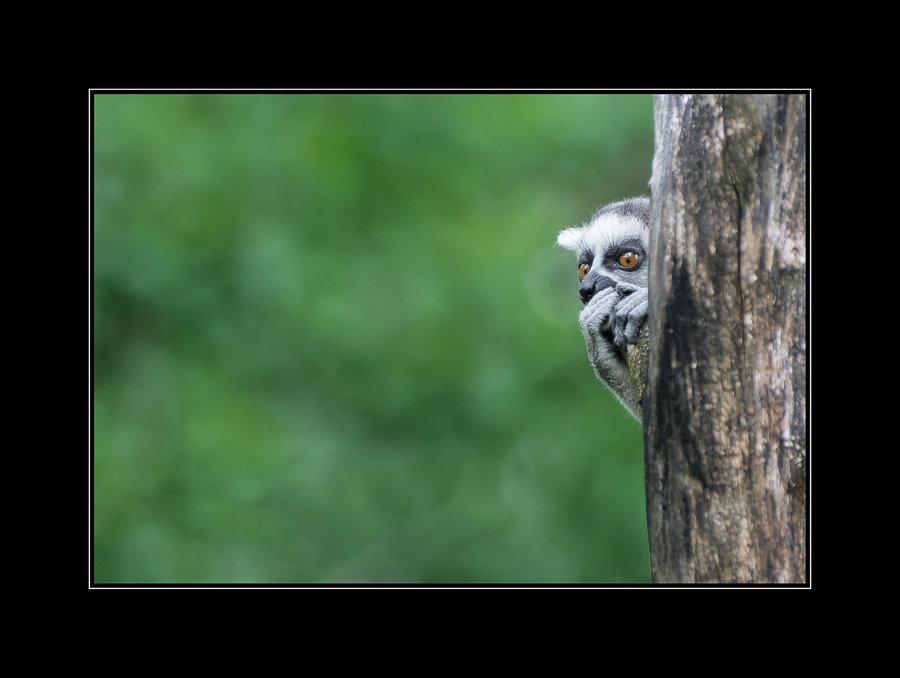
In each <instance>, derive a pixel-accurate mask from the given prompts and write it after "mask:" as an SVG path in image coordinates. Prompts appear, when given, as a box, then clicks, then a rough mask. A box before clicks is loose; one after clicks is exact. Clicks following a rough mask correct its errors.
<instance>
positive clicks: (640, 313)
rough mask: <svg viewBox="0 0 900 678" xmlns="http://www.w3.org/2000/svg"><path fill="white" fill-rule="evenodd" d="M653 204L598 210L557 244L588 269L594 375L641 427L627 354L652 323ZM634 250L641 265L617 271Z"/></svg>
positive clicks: (584, 285)
mask: <svg viewBox="0 0 900 678" xmlns="http://www.w3.org/2000/svg"><path fill="white" fill-rule="evenodd" d="M649 231H650V201H649V200H648V199H647V198H631V199H629V200H623V201H621V202H617V203H612V204H611V205H607V206H605V207H603V208H602V209H600V210H598V211H597V212H596V213H595V214H594V216H593V217H592V218H591V220H590V221H589V222H588V223H587V224H585V225H583V226H580V227H573V228H568V229H565V230H564V231H561V232H560V234H559V237H558V239H557V243H558V244H559V245H561V246H563V247H565V248H566V249H569V250H572V251H573V252H575V253H576V254H577V255H578V264H577V265H579V266H580V265H581V263H589V265H590V269H589V271H588V273H587V275H586V276H585V278H584V280H582V281H581V283H580V286H579V295H580V298H581V301H582V303H584V309H583V310H582V311H581V314H580V315H579V316H578V322H579V324H580V325H581V330H582V333H583V334H584V341H585V344H586V345H587V351H588V357H589V358H590V360H591V364H592V365H593V366H594V372H595V373H596V374H597V376H598V377H599V378H600V380H601V381H603V383H605V384H606V385H607V386H608V387H609V388H610V390H611V391H612V392H613V393H614V394H615V396H616V397H617V398H618V399H619V401H620V402H621V403H622V404H623V405H624V406H625V408H626V409H627V410H628V411H629V412H630V413H631V414H632V415H633V416H634V417H635V418H636V419H637V420H638V421H642V413H641V410H642V408H641V404H640V398H639V396H638V394H637V393H636V392H635V388H634V385H633V383H632V379H631V376H630V373H629V371H628V364H627V363H626V362H625V359H624V358H623V354H624V353H625V351H626V350H627V348H628V346H629V345H631V344H634V343H636V341H637V335H638V331H639V330H640V328H641V325H642V324H643V323H644V322H645V320H646V318H647V302H648V289H647V288H648V282H647V281H648V277H647V273H648V270H649V261H648V259H649ZM629 249H633V250H635V251H636V252H638V253H639V255H640V264H639V265H638V266H635V267H634V269H632V270H625V269H623V268H622V267H621V266H619V265H617V261H618V258H617V254H618V253H619V252H622V251H624V250H629Z"/></svg>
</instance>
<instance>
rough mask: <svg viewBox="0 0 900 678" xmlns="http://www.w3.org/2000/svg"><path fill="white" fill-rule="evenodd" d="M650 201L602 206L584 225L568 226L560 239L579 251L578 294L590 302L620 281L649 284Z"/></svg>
mask: <svg viewBox="0 0 900 678" xmlns="http://www.w3.org/2000/svg"><path fill="white" fill-rule="evenodd" d="M649 228H650V201H649V200H648V199H647V198H630V199H628V200H623V201H621V202H616V203H612V204H611V205H607V206H606V207H603V208H602V209H600V210H598V211H597V212H596V213H595V214H594V216H593V217H592V218H591V220H590V222H588V223H587V224H585V225H584V226H575V227H572V228H567V229H566V230H564V231H562V232H561V233H560V234H559V237H558V238H557V240H556V242H557V243H558V244H559V245H561V246H562V247H565V248H566V249H567V250H571V251H572V252H575V254H577V255H578V276H579V278H580V279H581V285H580V287H579V288H578V295H579V297H581V301H582V303H584V304H587V303H588V302H589V301H590V300H591V299H592V298H593V296H594V295H595V294H597V293H598V292H599V291H600V290H602V289H605V288H607V287H610V286H613V285H616V284H617V283H621V282H627V283H631V284H632V285H636V286H637V287H644V288H646V287H647V251H648V249H649V248H648V238H649Z"/></svg>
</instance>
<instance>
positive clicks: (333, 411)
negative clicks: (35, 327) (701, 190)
mask: <svg viewBox="0 0 900 678" xmlns="http://www.w3.org/2000/svg"><path fill="white" fill-rule="evenodd" d="M652 135H653V124H652V101H651V98H650V97H648V96H637V95H588V94H580V95H562V94H545V95H535V94H532V95H511V94H496V95H481V94H459V95H456V94H435V95H421V94H409V95H398V94H359V95H350V94H334V95H311V94H301V93H291V94H253V95H250V94H237V93H234V94H95V95H94V164H93V168H94V231H93V248H94V249H93V280H94V289H93V320H94V325H93V329H94V333H93V346H94V380H93V381H94V383H93V390H94V413H93V417H94V430H93V434H94V455H93V507H94V516H93V517H94V576H95V581H97V582H122V583H144V582H167V583H177V582H192V583H200V582H212V583H232V582H255V583H320V582H325V583H349V582H368V583H394V582H411V583H504V582H510V583H550V582H583V583H604V582H646V581H649V577H650V571H649V556H648V552H647V535H646V522H645V506H644V489H643V475H642V474H643V457H642V447H641V430H640V427H639V425H638V424H637V423H636V422H634V421H633V420H631V419H630V418H629V417H628V416H627V415H626V414H625V411H624V410H623V408H622V407H621V406H619V404H618V403H617V402H616V401H615V399H614V398H613V396H612V395H611V394H610V393H609V392H608V391H607V390H606V389H605V388H604V387H603V386H602V384H600V382H598V381H597V380H596V378H595V377H594V375H593V372H592V371H591V367H590V365H589V363H588V360H587V356H586V352H585V348H584V344H583V340H582V337H581V332H580V330H579V328H578V324H577V314H578V311H579V309H580V308H581V306H580V304H579V303H578V301H577V297H576V285H577V283H576V279H577V278H576V273H575V267H574V260H573V259H572V258H571V255H570V254H569V253H567V252H564V251H562V250H561V249H560V248H558V247H555V246H554V242H555V238H556V233H557V231H558V230H560V229H562V228H565V227H567V226H569V225H572V224H579V223H582V222H584V221H586V220H587V219H588V218H589V217H590V214H591V212H592V210H593V209H595V208H596V207H598V206H600V205H602V204H604V203H606V202H609V201H612V200H616V199H620V198H623V197H627V196H631V195H638V194H645V193H646V185H647V182H648V180H649V177H650V163H651V157H652V152H653V138H652Z"/></svg>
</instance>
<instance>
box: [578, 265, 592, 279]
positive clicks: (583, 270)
mask: <svg viewBox="0 0 900 678" xmlns="http://www.w3.org/2000/svg"><path fill="white" fill-rule="evenodd" d="M590 270H591V267H590V265H589V264H582V265H581V266H579V267H578V276H579V277H580V278H581V279H582V280H584V276H586V275H587V274H588V271H590Z"/></svg>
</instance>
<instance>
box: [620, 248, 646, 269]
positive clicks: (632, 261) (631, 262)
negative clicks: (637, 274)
mask: <svg viewBox="0 0 900 678" xmlns="http://www.w3.org/2000/svg"><path fill="white" fill-rule="evenodd" d="M640 258H641V257H640V255H639V254H638V253H637V252H625V254H623V255H621V256H620V257H619V266H621V267H622V268H634V267H635V266H636V265H637V262H638V261H639V260H640Z"/></svg>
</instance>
